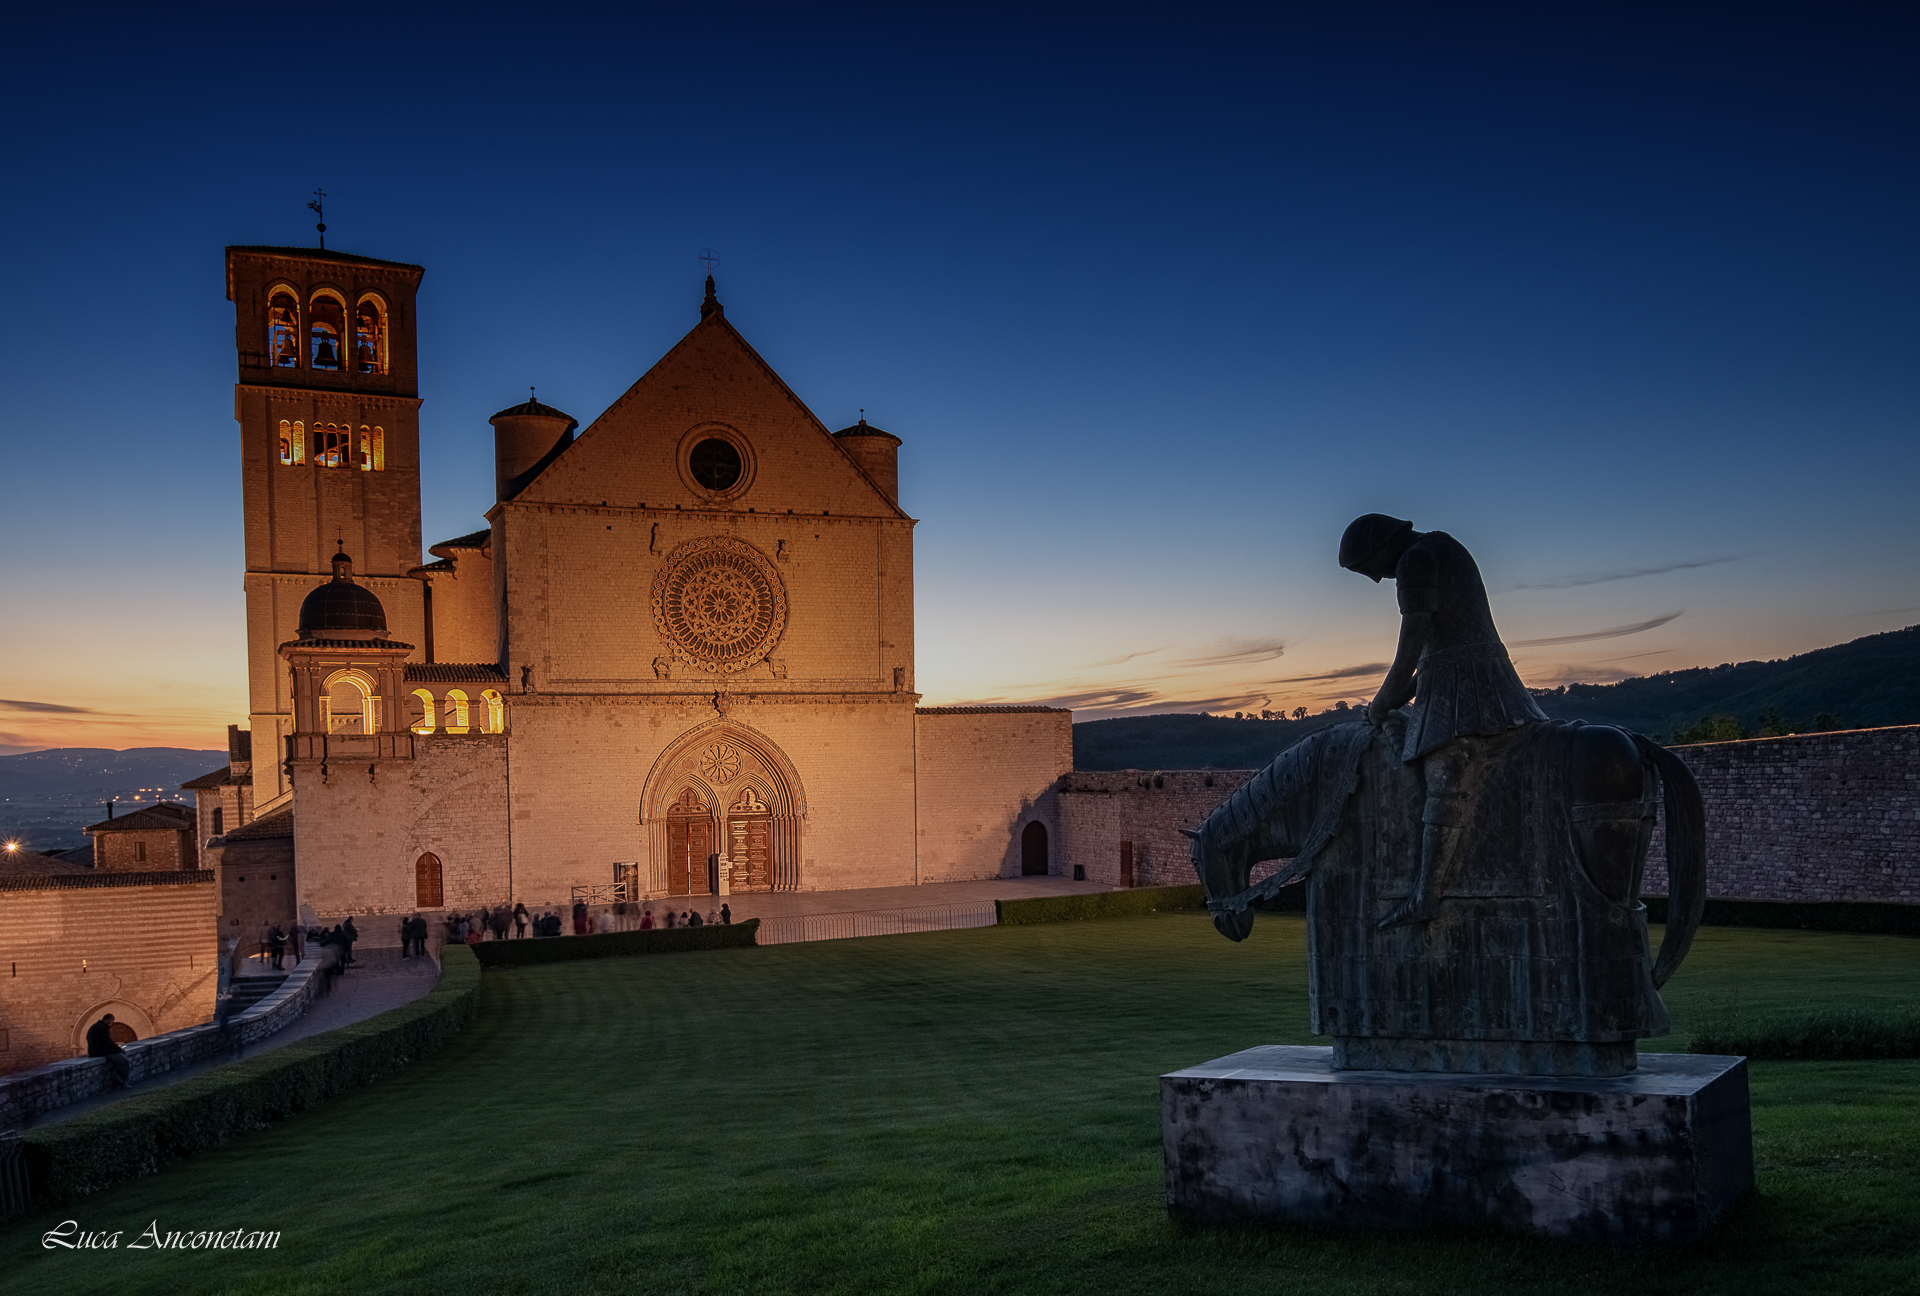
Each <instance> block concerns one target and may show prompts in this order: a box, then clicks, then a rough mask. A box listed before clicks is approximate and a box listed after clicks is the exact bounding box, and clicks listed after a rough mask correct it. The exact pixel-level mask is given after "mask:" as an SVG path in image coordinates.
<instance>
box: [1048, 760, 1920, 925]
mask: <svg viewBox="0 0 1920 1296" xmlns="http://www.w3.org/2000/svg"><path fill="white" fill-rule="evenodd" d="M1675 752H1676V754H1678V755H1679V757H1680V758H1681V759H1682V760H1684V761H1686V762H1687V766H1688V768H1689V769H1691V770H1692V771H1693V773H1694V777H1695V778H1696V779H1698V780H1699V782H1700V789H1701V793H1702V795H1703V796H1704V798H1705V800H1706V808H1707V893H1708V894H1709V895H1711V896H1714V897H1717V898H1727V899H1748V900H1806V901H1823V900H1888V901H1897V902H1901V903H1908V904H1914V903H1920V725H1906V726H1900V727H1897V728H1888V729H1855V730H1848V731H1844V732H1841V733H1827V734H1796V735H1793V736H1791V737H1786V738H1758V739H1751V740H1748V741H1744V742H1729V743H1701V744H1697V745H1694V746H1689V747H1680V748H1676V749H1675ZM1252 776H1253V772H1252V771H1250V770H1174V771H1164V770H1163V771H1142V770H1117V771H1102V772H1097V773H1094V772H1075V773H1073V774H1069V775H1067V776H1066V777H1065V778H1064V779H1063V780H1062V782H1061V787H1060V794H1059V803H1060V812H1059V813H1060V822H1061V828H1062V835H1063V838H1064V841H1063V844H1062V845H1063V849H1062V851H1061V857H1062V859H1061V867H1062V868H1063V869H1064V870H1065V871H1067V872H1071V871H1072V868H1073V866H1074V865H1076V864H1078V865H1081V866H1083V867H1085V869H1086V871H1087V879H1088V880H1089V881H1093V882H1107V883H1110V884H1113V885H1118V884H1119V882H1120V848H1121V843H1123V842H1132V843H1133V856H1134V883H1135V885H1137V886H1167V885H1174V884H1179V883H1190V882H1192V881H1193V880H1194V879H1193V870H1192V867H1191V866H1190V865H1189V864H1188V862H1187V848H1186V839H1185V838H1183V837H1182V836H1180V831H1179V830H1180V829H1181V828H1191V827H1194V826H1195V825H1197V824H1198V823H1199V822H1200V821H1201V820H1202V819H1204V818H1206V816H1207V815H1208V814H1210V813H1211V812H1212V811H1213V808H1214V807H1215V806H1217V805H1219V804H1220V802H1222V801H1224V800H1225V799H1226V798H1227V797H1228V795H1230V794H1231V793H1232V792H1233V790H1234V789H1235V788H1237V787H1239V786H1240V785H1241V784H1243V783H1245V782H1246V781H1247V780H1248V779H1249V778H1251V777H1252ZM1664 831H1665V829H1664V825H1662V827H1661V829H1660V831H1658V832H1656V833H1655V836H1654V844H1653V850H1652V852H1651V853H1650V855H1649V856H1648V859H1647V874H1646V884H1645V886H1644V888H1643V889H1644V891H1645V892H1646V893H1647V894H1649V895H1664V894H1665V893H1666V850H1665V842H1664V835H1663V834H1664ZM1256 876H1258V871H1256Z"/></svg>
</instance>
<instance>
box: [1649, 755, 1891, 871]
mask: <svg viewBox="0 0 1920 1296" xmlns="http://www.w3.org/2000/svg"><path fill="white" fill-rule="evenodd" d="M1673 752H1674V754H1675V755H1676V756H1678V757H1680V759H1681V760H1683V761H1685V762H1686V763H1687V768H1688V769H1690V770H1692V771H1693V776H1694V778H1695V779H1697V780H1698V781H1699V783H1700V792H1701V795H1702V796H1703V797H1704V798H1705V800H1706V806H1707V894H1708V895H1710V896H1714V897H1716V898H1728V899H1741V900H1807V901H1822V900H1883V901H1896V902H1899V903H1904V904H1913V903H1916V902H1920V725H1901V726H1898V727H1894V728H1887V729H1846V730H1841V731H1840V732H1838V733H1821V734H1793V735H1790V736H1788V737H1785V738H1750V739H1746V740H1743V741H1740V742H1721V743H1695V744H1693V745H1691V746H1686V747H1676V748H1674V749H1673ZM1665 834H1666V828H1665V824H1664V823H1662V825H1661V827H1660V829H1659V830H1658V831H1656V832H1655V834H1654V842H1653V850H1652V851H1651V852H1649V854H1648V856H1647V876H1646V883H1645V885H1644V886H1643V888H1642V889H1643V890H1644V891H1645V892H1646V893H1647V894H1649V895H1665V894H1666V890H1667V864H1666V858H1667V857H1666V836H1665Z"/></svg>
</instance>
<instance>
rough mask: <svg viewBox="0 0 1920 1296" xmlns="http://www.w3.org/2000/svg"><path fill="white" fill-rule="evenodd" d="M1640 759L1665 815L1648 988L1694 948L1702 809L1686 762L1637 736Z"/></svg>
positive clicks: (1703, 857)
mask: <svg viewBox="0 0 1920 1296" xmlns="http://www.w3.org/2000/svg"><path fill="white" fill-rule="evenodd" d="M1633 741H1634V743H1635V744H1636V745H1637V746H1638V747H1639V748H1640V754H1641V756H1643V757H1645V758H1646V760H1647V761H1648V762H1650V763H1651V764H1652V765H1653V767H1654V769H1655V770H1657V771H1658V772H1659V774H1660V786H1661V791H1662V792H1663V793H1664V795H1665V798H1666V812H1667V934H1666V936H1665V937H1664V938H1663V939H1662V940H1661V941H1660V957H1659V958H1657V959H1655V960H1654V963H1653V984H1654V985H1655V986H1656V987H1659V986H1663V985H1665V984H1666V983H1667V978H1669V977H1671V976H1672V975H1673V974H1674V972H1675V971H1676V970H1677V969H1678V968H1679V966H1680V961H1681V960H1682V959H1684V958H1686V956H1687V950H1688V949H1689V948H1691V947H1692V945H1693V937H1694V933H1696V932H1698V931H1699V930H1700V919H1701V917H1702V916H1703V915H1704V914H1705V913H1706V908H1707V808H1706V804H1705V803H1704V802H1703V801H1702V800H1701V797H1700V785H1699V784H1698V783H1697V782H1695V781H1694V777H1693V771H1692V770H1690V769H1688V768H1687V763H1686V762H1685V761H1683V760H1681V759H1680V758H1679V757H1678V756H1675V755H1674V754H1673V753H1672V752H1670V751H1668V750H1667V749H1666V748H1665V747H1662V746H1661V745H1660V744H1659V743H1656V742H1654V741H1652V740H1651V739H1648V738H1643V737H1641V736H1640V735H1639V734H1635V735H1634V736H1633Z"/></svg>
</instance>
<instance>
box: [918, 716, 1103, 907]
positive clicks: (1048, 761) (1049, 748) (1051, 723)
mask: <svg viewBox="0 0 1920 1296" xmlns="http://www.w3.org/2000/svg"><path fill="white" fill-rule="evenodd" d="M915 734H916V742H915V766H916V775H917V782H918V795H919V826H918V832H919V843H920V858H919V872H920V880H921V881H922V882H957V881H966V880H971V879H975V878H992V877H1018V876H1019V875H1020V871H1021V834H1022V833H1023V832H1024V831H1025V829H1026V826H1027V824H1028V823H1030V822H1034V821H1036V820H1037V821H1038V822H1040V823H1041V824H1043V825H1044V826H1045V828H1046V831H1047V847H1048V849H1047V855H1048V860H1047V863H1048V869H1047V871H1048V872H1049V873H1055V874H1057V873H1060V872H1061V871H1062V869H1061V846H1060V843H1061V820H1060V806H1059V797H1058V796H1057V795H1056V793H1055V791H1054V787H1055V784H1056V783H1057V782H1058V780H1059V778H1060V776H1061V775H1063V774H1065V773H1067V772H1068V771H1069V770H1071V769H1072V768H1073V713H1072V712H1070V711H1061V710H1050V709H1047V708H1040V707H1033V708H1009V709H1006V710H997V709H993V708H986V707H936V708H926V709H923V710H921V711H920V712H919V713H918V715H917V717H916V719H915ZM1065 871H1067V872H1069V873H1070V872H1072V869H1071V868H1068V869H1067V870H1065Z"/></svg>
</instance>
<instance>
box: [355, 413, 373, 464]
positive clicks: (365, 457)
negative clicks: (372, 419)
mask: <svg viewBox="0 0 1920 1296" xmlns="http://www.w3.org/2000/svg"><path fill="white" fill-rule="evenodd" d="M356 462H358V463H359V465H360V471H361V472H372V471H373V430H372V429H371V428H368V427H366V426H365V425H364V424H363V425H362V426H361V428H360V458H359V459H358V460H357V461H356Z"/></svg>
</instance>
